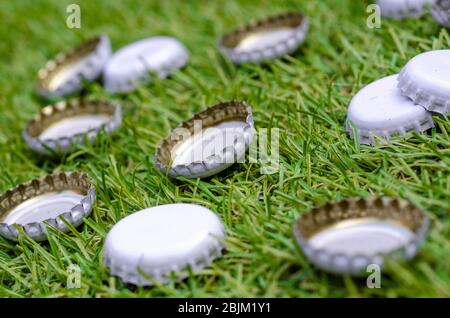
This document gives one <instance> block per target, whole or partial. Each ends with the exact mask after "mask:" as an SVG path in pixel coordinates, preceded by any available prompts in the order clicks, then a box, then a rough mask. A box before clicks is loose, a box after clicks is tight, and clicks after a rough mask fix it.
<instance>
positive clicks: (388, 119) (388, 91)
mask: <svg viewBox="0 0 450 318" xmlns="http://www.w3.org/2000/svg"><path fill="white" fill-rule="evenodd" d="M397 77H398V75H391V76H387V77H384V78H382V79H380V80H377V81H375V82H373V83H371V84H369V85H367V86H366V87H364V88H363V89H361V90H360V91H359V92H358V93H357V94H356V95H355V96H354V97H353V99H352V100H351V102H350V106H349V108H348V114H347V123H346V128H347V131H348V132H349V134H350V136H351V137H352V138H356V136H355V135H354V134H355V133H357V138H358V140H359V142H360V143H362V144H368V145H374V144H375V143H376V138H375V136H377V137H381V138H385V139H389V137H390V136H392V135H394V134H400V135H404V134H405V133H407V132H411V131H416V132H423V131H425V130H427V129H429V128H432V127H434V122H433V119H432V116H431V113H430V112H428V111H426V110H425V109H424V108H423V107H421V106H419V105H414V103H413V102H412V101H411V100H410V99H409V98H408V97H405V96H403V95H402V94H401V91H400V90H399V89H398V87H397ZM354 128H355V129H354Z"/></svg>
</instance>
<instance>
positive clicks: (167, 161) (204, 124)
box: [154, 101, 254, 178]
mask: <svg viewBox="0 0 450 318" xmlns="http://www.w3.org/2000/svg"><path fill="white" fill-rule="evenodd" d="M253 135H254V124H253V115H252V110H251V108H250V106H248V105H247V104H246V103H244V102H240V101H228V102H222V103H219V104H217V105H214V106H211V107H209V108H208V109H206V110H204V111H202V112H200V113H197V114H195V115H194V117H192V118H191V119H189V120H188V121H185V122H183V123H181V124H180V125H179V126H178V127H177V128H175V129H173V130H172V131H171V133H170V134H169V136H168V137H167V138H165V139H164V140H162V141H161V142H160V144H159V145H158V147H157V149H156V155H155V158H154V161H155V164H156V166H157V167H158V168H159V169H160V170H161V171H162V172H163V173H168V174H169V175H170V176H171V177H174V178H175V177H178V176H183V177H187V178H204V177H209V176H212V175H214V174H217V173H219V172H220V171H223V170H225V169H226V168H228V167H230V166H231V165H232V164H234V163H235V162H239V161H240V160H241V159H242V158H243V157H244V156H245V152H246V151H247V149H248V148H249V146H250V144H251V143H252V140H253Z"/></svg>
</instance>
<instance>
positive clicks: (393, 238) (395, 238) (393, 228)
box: [309, 218, 414, 256]
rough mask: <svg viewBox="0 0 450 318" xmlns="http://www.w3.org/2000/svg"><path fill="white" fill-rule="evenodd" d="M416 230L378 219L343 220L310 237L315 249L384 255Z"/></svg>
mask: <svg viewBox="0 0 450 318" xmlns="http://www.w3.org/2000/svg"><path fill="white" fill-rule="evenodd" d="M413 238H414V233H413V232H411V231H410V230H409V229H407V228H405V227H404V226H402V225H400V224H399V223H395V222H389V221H386V220H378V219H372V218H367V219H358V220H348V221H343V222H340V223H338V224H335V225H334V226H332V227H330V228H327V229H325V230H323V231H321V232H319V233H317V234H315V235H313V236H312V237H311V238H310V239H309V244H310V246H311V247H312V248H314V249H321V250H323V251H325V252H329V253H339V254H343V255H347V256H353V255H358V254H362V255H364V254H369V255H376V254H380V253H381V254H384V253H388V252H390V251H393V250H396V249H398V248H400V247H402V246H403V245H405V244H406V243H407V242H409V241H410V240H411V239H413Z"/></svg>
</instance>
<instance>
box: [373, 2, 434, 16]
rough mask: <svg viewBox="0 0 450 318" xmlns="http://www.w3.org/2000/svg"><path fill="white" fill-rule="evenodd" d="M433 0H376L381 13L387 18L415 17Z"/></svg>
mask: <svg viewBox="0 0 450 318" xmlns="http://www.w3.org/2000/svg"><path fill="white" fill-rule="evenodd" d="M434 1H435V0H377V4H378V5H379V6H380V9H381V15H382V16H383V17H387V18H393V19H398V20H402V19H405V18H410V17H417V16H419V15H421V14H422V13H424V12H425V9H426V7H427V6H431V5H432V4H433V2H434Z"/></svg>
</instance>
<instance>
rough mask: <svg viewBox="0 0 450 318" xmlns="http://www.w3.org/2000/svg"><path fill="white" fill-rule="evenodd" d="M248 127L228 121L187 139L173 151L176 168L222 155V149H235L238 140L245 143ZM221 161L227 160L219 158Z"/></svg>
mask: <svg viewBox="0 0 450 318" xmlns="http://www.w3.org/2000/svg"><path fill="white" fill-rule="evenodd" d="M246 125H247V124H246V122H242V121H226V122H222V123H220V124H218V125H216V126H214V127H209V128H207V129H205V130H202V131H201V132H200V133H198V134H195V135H193V136H190V137H188V138H186V139H185V140H183V141H181V142H180V143H178V144H177V145H176V146H175V147H174V148H173V149H172V151H171V158H172V160H173V163H172V164H173V165H175V166H176V165H181V164H185V165H186V164H190V163H192V162H201V161H205V160H206V159H207V158H208V157H211V156H217V155H218V154H220V153H221V151H222V149H225V148H226V147H233V146H234V142H235V140H236V139H241V140H242V142H243V143H245V136H244V132H245V130H244V128H245V127H246ZM221 159H222V160H224V159H225V158H218V160H221Z"/></svg>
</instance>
